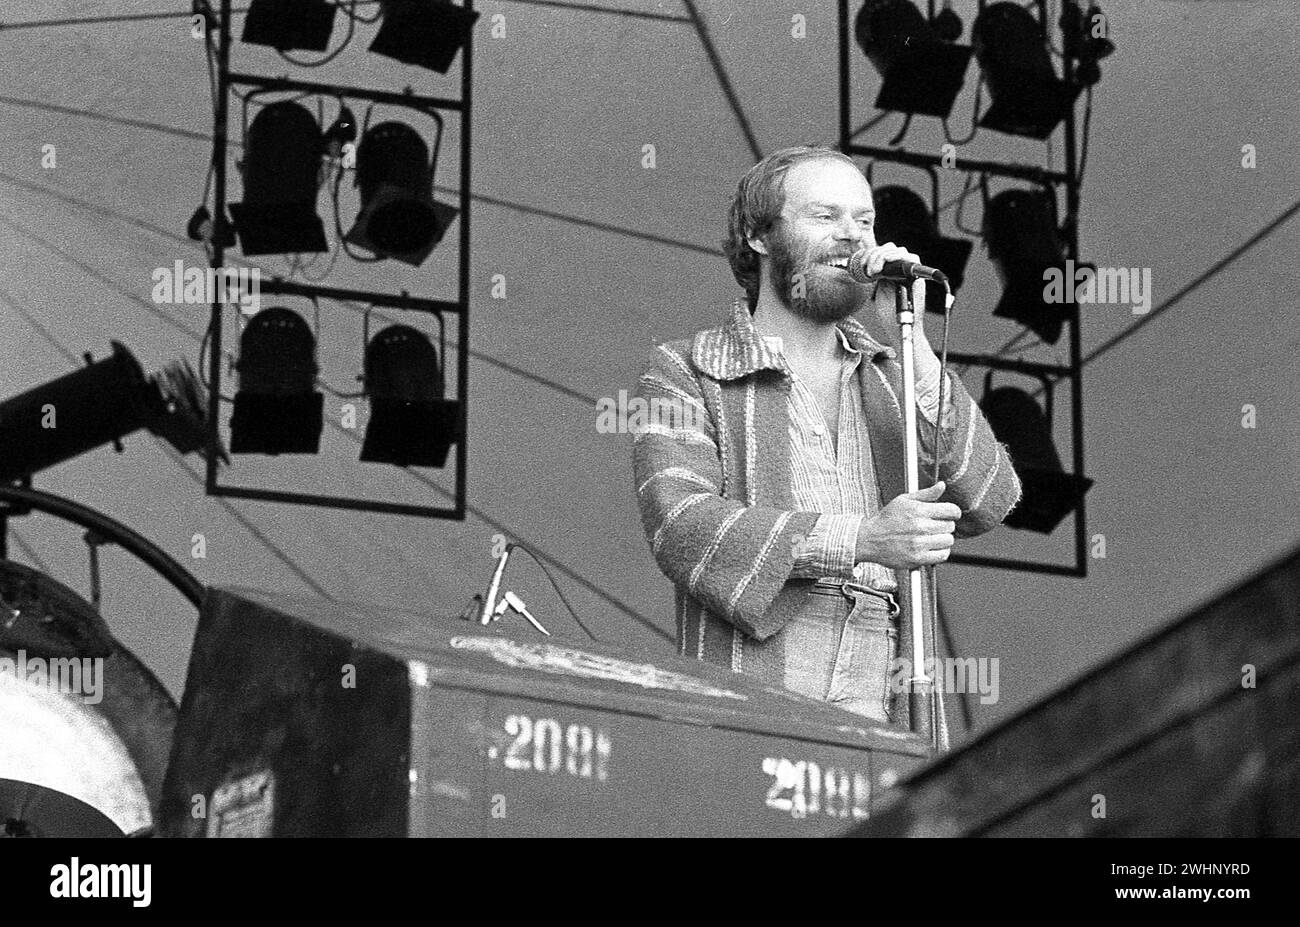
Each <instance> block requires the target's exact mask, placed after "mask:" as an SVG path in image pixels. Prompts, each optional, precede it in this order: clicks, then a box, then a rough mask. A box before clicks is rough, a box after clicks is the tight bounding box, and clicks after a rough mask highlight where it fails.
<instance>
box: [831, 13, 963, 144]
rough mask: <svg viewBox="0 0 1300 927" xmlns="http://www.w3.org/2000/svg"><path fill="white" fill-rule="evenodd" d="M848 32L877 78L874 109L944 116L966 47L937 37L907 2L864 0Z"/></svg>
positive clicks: (957, 83)
mask: <svg viewBox="0 0 1300 927" xmlns="http://www.w3.org/2000/svg"><path fill="white" fill-rule="evenodd" d="M946 25H949V24H946ZM958 25H959V26H960V21H959V23H958ZM959 31H960V30H959ZM854 33H855V35H856V36H857V40H858V45H859V47H861V49H862V53H863V54H864V55H866V56H867V58H868V60H870V61H871V63H872V65H874V66H875V68H876V70H877V71H879V72H880V76H881V78H882V80H883V83H882V84H881V87H880V94H879V96H878V97H877V98H876V108H877V109H884V110H892V111H896V112H901V113H917V114H921V115H926V116H939V117H942V118H944V119H946V118H947V117H948V115H949V114H950V113H951V112H952V105H953V102H954V101H955V100H956V99H957V94H959V93H960V92H961V88H962V84H963V83H965V81H966V68H967V66H968V65H969V64H970V58H971V49H970V48H969V47H967V46H964V45H952V44H949V43H948V42H944V41H941V40H940V38H939V35H938V34H937V33H936V32H935V30H934V29H933V28H932V27H931V25H930V24H929V23H928V22H926V20H925V17H924V16H922V15H921V11H920V10H919V9H917V8H916V5H915V4H914V3H911V2H909V0H867V2H866V3H864V4H863V5H862V9H861V10H859V11H858V18H857V20H856V22H855V23H854ZM945 34H951V32H950V31H946V32H945Z"/></svg>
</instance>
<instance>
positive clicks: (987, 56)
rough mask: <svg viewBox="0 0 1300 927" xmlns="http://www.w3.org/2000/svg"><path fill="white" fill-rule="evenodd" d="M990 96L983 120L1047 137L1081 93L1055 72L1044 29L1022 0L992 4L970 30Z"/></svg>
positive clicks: (1008, 131) (1001, 128) (1018, 132)
mask: <svg viewBox="0 0 1300 927" xmlns="http://www.w3.org/2000/svg"><path fill="white" fill-rule="evenodd" d="M971 43H972V45H973V46H974V48H975V58H976V60H978V61H979V66H980V68H981V69H982V70H983V72H984V80H985V81H986V82H987V83H988V87H989V97H990V99H991V100H992V103H991V105H990V106H989V108H988V110H987V111H985V113H984V115H983V117H981V119H980V121H979V124H980V125H981V126H982V127H984V128H986V129H993V130H994V131H996V132H1004V133H1006V134H1008V135H1023V136H1027V137H1029V138H1040V139H1041V138H1047V136H1048V135H1050V134H1051V133H1052V130H1053V129H1055V128H1056V126H1057V125H1058V124H1059V123H1060V122H1061V120H1062V119H1064V118H1065V117H1066V114H1068V113H1069V111H1070V108H1071V107H1072V106H1073V105H1074V100H1075V97H1077V96H1078V94H1079V87H1078V85H1077V84H1075V85H1070V84H1067V83H1066V82H1065V81H1063V80H1061V79H1060V78H1059V77H1057V76H1056V71H1055V70H1053V68H1052V59H1051V56H1050V54H1049V53H1048V50H1047V39H1046V37H1045V36H1044V35H1043V28H1042V26H1040V25H1039V23H1038V20H1036V19H1035V18H1034V16H1033V14H1032V13H1030V12H1029V11H1028V10H1026V9H1025V8H1024V7H1022V6H1021V5H1020V4H1018V3H1010V2H1001V3H990V4H989V5H988V6H986V7H984V9H982V10H981V11H980V13H979V15H978V16H976V17H975V25H974V26H973V27H972V29H971Z"/></svg>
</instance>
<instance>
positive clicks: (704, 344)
mask: <svg viewBox="0 0 1300 927" xmlns="http://www.w3.org/2000/svg"><path fill="white" fill-rule="evenodd" d="M835 326H836V327H837V328H838V329H839V330H840V331H841V332H843V333H844V335H845V337H846V338H847V339H848V342H849V344H850V345H852V346H853V348H854V349H855V350H858V351H861V352H863V353H864V354H865V355H866V356H867V357H869V358H872V359H873V360H874V359H875V358H876V357H877V356H878V355H881V354H884V355H885V356H886V357H894V356H895V354H896V353H897V352H895V351H894V349H893V348H891V347H887V346H885V345H883V344H881V343H880V342H879V341H876V340H875V339H874V338H872V337H871V336H870V335H868V334H867V331H866V329H865V328H863V327H862V323H861V322H859V321H858V320H857V319H855V318H853V317H852V316H850V317H849V318H847V319H841V320H840V321H839V322H836V323H835ZM691 360H692V361H693V362H694V363H695V366H696V367H697V368H698V369H699V370H701V371H702V372H704V373H706V374H708V375H709V376H710V377H712V378H713V379H715V380H735V379H739V378H740V377H744V376H748V375H749V374H751V373H754V372H755V371H758V370H778V371H779V370H781V369H782V368H781V364H780V362H779V360H778V359H777V355H776V353H775V351H773V350H772V348H771V347H770V346H769V345H768V344H767V343H766V342H765V341H764V340H763V338H762V336H761V335H760V334H759V332H758V330H757V329H756V328H754V319H753V316H752V315H750V312H749V304H748V303H747V302H746V301H745V300H744V299H737V300H736V302H735V303H734V304H733V305H732V307H731V312H730V314H729V315H728V317H727V321H726V322H725V323H724V324H723V325H722V326H721V327H720V328H710V329H707V330H705V331H702V332H700V333H698V334H697V335H696V336H695V340H694V342H693V343H692V345H691Z"/></svg>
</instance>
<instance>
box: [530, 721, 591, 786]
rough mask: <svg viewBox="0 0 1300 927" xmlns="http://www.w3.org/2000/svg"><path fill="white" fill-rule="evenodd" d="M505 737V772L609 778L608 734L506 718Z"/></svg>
mask: <svg viewBox="0 0 1300 927" xmlns="http://www.w3.org/2000/svg"><path fill="white" fill-rule="evenodd" d="M505 729H506V733H507V734H509V735H510V736H511V738H512V740H511V741H510V745H509V746H508V747H507V748H506V755H505V757H504V763H505V767H506V769H515V770H519V771H527V772H539V773H549V774H554V773H558V772H560V770H564V771H565V772H567V773H568V774H569V775H570V776H577V777H578V778H580V779H596V780H597V781H599V782H604V781H605V780H606V779H608V778H609V754H610V748H611V743H610V739H609V733H608V732H607V731H605V730H604V729H603V728H595V729H593V728H591V727H590V726H589V725H586V724H570V725H567V726H564V727H561V725H560V722H558V721H556V720H555V719H554V718H537V719H536V720H534V719H533V718H530V717H528V716H527V715H509V716H507V717H506V722H505Z"/></svg>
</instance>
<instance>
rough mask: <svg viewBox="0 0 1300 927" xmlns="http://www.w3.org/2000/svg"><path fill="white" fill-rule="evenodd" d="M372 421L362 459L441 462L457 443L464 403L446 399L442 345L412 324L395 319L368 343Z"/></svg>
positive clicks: (435, 464)
mask: <svg viewBox="0 0 1300 927" xmlns="http://www.w3.org/2000/svg"><path fill="white" fill-rule="evenodd" d="M365 386H366V395H367V396H368V397H369V399H370V422H369V424H368V425H367V426H366V439H365V443H364V444H363V445H362V447H361V459H362V460H364V461H368V462H373V463H391V464H397V465H398V466H416V467H441V466H444V465H445V464H446V462H447V452H448V450H449V449H450V447H451V445H453V444H455V443H456V440H457V434H458V432H459V425H460V404H459V403H458V402H453V401H450V400H447V399H443V389H444V388H443V376H442V368H441V367H440V366H439V363H438V351H437V349H436V348H434V346H433V343H432V342H431V341H429V339H428V337H427V336H426V335H425V334H424V333H423V332H421V331H419V330H418V329H415V328H412V327H410V326H409V325H391V326H389V327H388V328H385V329H384V330H383V331H381V332H380V333H379V334H377V335H375V337H374V338H373V339H371V341H370V344H369V345H367V346H366V359H365Z"/></svg>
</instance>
